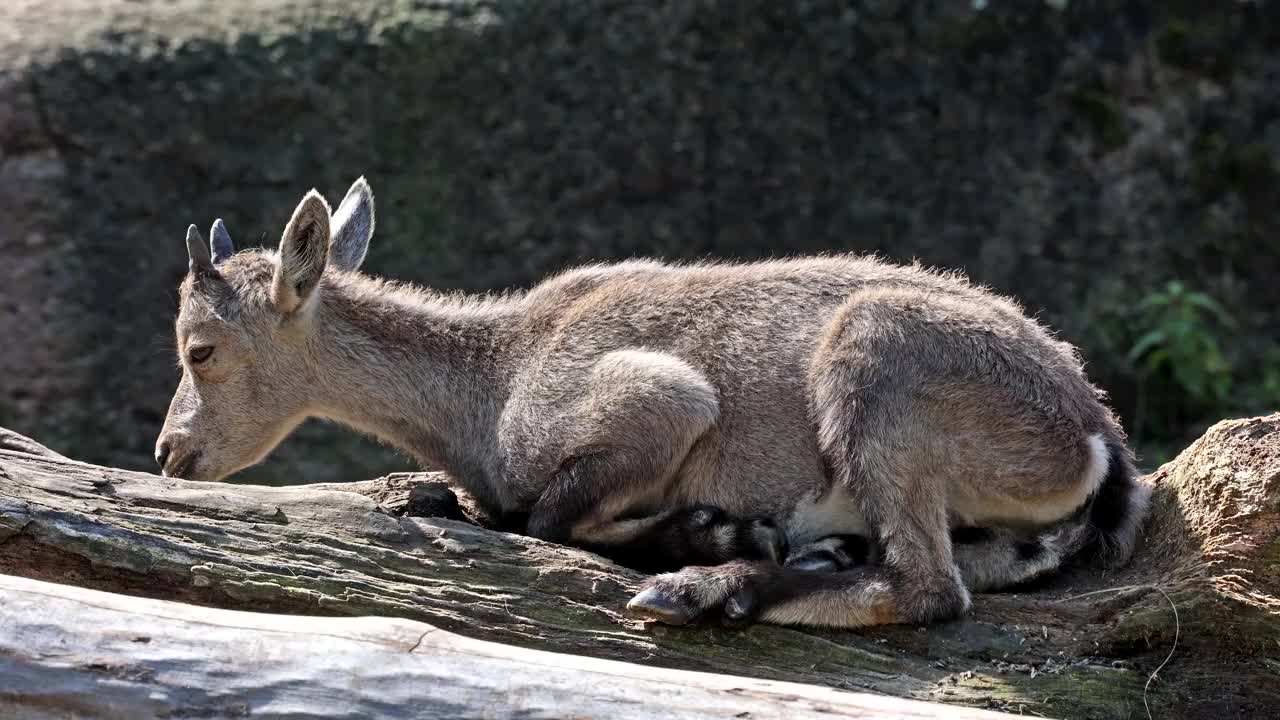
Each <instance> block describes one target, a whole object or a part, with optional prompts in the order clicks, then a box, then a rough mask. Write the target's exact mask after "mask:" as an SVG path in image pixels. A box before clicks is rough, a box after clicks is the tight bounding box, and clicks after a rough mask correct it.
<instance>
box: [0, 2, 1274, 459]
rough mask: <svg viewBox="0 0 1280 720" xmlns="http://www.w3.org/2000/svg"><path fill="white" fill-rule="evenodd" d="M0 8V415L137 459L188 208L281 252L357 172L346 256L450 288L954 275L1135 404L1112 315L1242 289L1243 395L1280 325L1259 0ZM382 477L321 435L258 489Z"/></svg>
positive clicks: (157, 377)
mask: <svg viewBox="0 0 1280 720" xmlns="http://www.w3.org/2000/svg"><path fill="white" fill-rule="evenodd" d="M0 5H3V7H0V258H2V261H0V338H3V339H4V340H5V344H4V346H3V347H0V422H3V423H4V424H7V425H9V426H11V427H14V428H16V429H19V430H21V431H23V432H26V433H28V434H32V435H35V436H37V437H40V438H42V439H44V440H45V441H46V442H48V443H49V444H50V445H51V446H52V447H54V448H55V449H56V450H59V451H61V452H66V453H69V454H71V455H74V456H76V457H81V458H85V459H89V460H94V461H98V462H103V463H107V464H111V465H116V466H124V467H131V468H148V467H149V466H150V464H151V461H150V456H151V447H152V443H153V441H154V437H155V434H156V432H157V430H158V428H159V425H160V422H161V420H162V417H163V414H164V411H165V407H166V403H167V401H168V397H169V394H170V392H171V391H172V389H173V386H174V385H175V384H176V373H175V371H174V361H173V359H172V357H171V353H170V352H169V346H170V344H171V342H172V341H171V339H170V325H171V322H172V315H173V312H174V309H175V302H176V301H175V291H174V288H175V286H176V284H177V282H178V280H179V277H180V275H181V273H182V272H183V269H184V267H185V257H184V250H183V242H182V236H183V232H184V230H185V228H186V226H187V224H188V223H191V222H196V223H198V224H199V225H200V226H201V227H202V228H207V227H208V226H209V224H210V223H211V222H212V220H213V219H214V218H215V217H223V218H225V219H226V221H227V225H228V227H229V228H230V230H231V232H232V234H233V236H234V237H235V238H236V239H237V240H238V242H240V243H242V244H244V243H249V244H256V243H258V242H259V241H261V240H265V241H266V242H268V243H274V242H276V240H277V238H278V233H279V232H280V230H281V228H282V227H283V224H284V222H285V220H286V218H287V217H288V213H289V211H290V210H291V208H292V206H293V205H294V203H295V202H296V201H297V200H298V198H299V197H300V196H301V195H302V193H303V192H304V191H305V190H306V189H308V188H309V187H311V186H313V185H314V186H316V187H318V188H319V189H320V190H321V191H322V192H324V193H326V195H327V196H328V197H329V198H330V199H331V201H335V202H336V201H337V199H338V198H339V195H340V194H341V193H342V192H343V190H344V189H345V188H346V187H347V185H348V184H349V183H350V182H351V181H352V179H353V178H354V177H355V176H357V175H359V174H362V173H363V174H366V175H367V176H368V177H369V179H370V180H371V182H372V184H373V187H374V189H375V192H376V193H377V197H378V210H379V218H378V237H377V238H375V242H374V244H373V248H372V250H371V255H370V258H369V262H368V264H367V267H368V269H369V270H371V271H373V272H377V273H383V274H389V275H393V276H395V277H399V278H406V279H412V280H417V281H423V282H426V283H429V284H431V285H434V286H437V287H446V288H464V289H472V290H475V289H486V288H493V287H504V286H510V285H523V284H528V283H530V282H532V281H534V280H535V279H536V278H537V277H539V276H541V275H542V274H544V273H546V272H549V271H552V270H555V269H557V268H559V267H561V266H562V265H563V264H565V263H568V262H574V261H579V260H586V259H594V258H620V257H625V256H629V255H632V254H637V253H643V254H664V255H667V256H669V257H684V258H692V257H703V256H706V255H737V256H746V257H751V256H759V255H768V254H778V253H783V252H801V251H816V250H826V249H853V250H861V251H879V252H882V253H884V254H886V255H888V256H890V257H893V258H896V259H903V260H909V259H911V258H913V257H918V258H920V259H921V260H923V261H924V262H926V263H929V264H937V265H945V266H951V267H957V268H962V269H964V270H966V271H968V272H969V273H970V274H971V275H973V276H974V277H975V278H977V279H979V280H981V281H983V282H987V283H989V284H991V285H993V286H994V287H995V288H996V289H998V290H1000V291H1003V292H1007V293H1013V294H1016V295H1017V296H1018V297H1020V298H1021V299H1023V300H1024V301H1025V302H1026V304H1027V305H1028V307H1029V309H1030V310H1032V311H1034V312H1041V313H1042V316H1043V317H1044V318H1045V319H1047V320H1048V321H1050V322H1051V323H1052V324H1053V325H1054V326H1055V327H1056V328H1059V329H1060V330H1061V331H1062V334H1063V336H1064V337H1066V338H1068V339H1070V340H1072V341H1074V342H1076V343H1078V344H1080V345H1082V346H1083V347H1084V348H1085V351H1086V354H1087V358H1088V360H1089V367H1090V371H1091V373H1092V374H1093V375H1094V377H1095V378H1097V379H1098V380H1100V381H1101V382H1102V384H1103V385H1104V386H1105V387H1107V388H1108V389H1109V390H1111V391H1112V393H1113V396H1114V398H1115V402H1116V404H1117V405H1118V406H1119V407H1120V409H1121V411H1122V414H1124V415H1125V416H1126V417H1132V415H1133V414H1134V412H1135V411H1134V408H1135V403H1136V402H1137V401H1136V399H1135V396H1134V389H1133V378H1132V376H1131V375H1130V374H1129V371H1128V369H1127V367H1126V365H1125V363H1124V362H1123V360H1122V355H1123V351H1124V350H1125V349H1126V347H1127V342H1128V341H1129V340H1131V339H1132V337H1133V334H1132V333H1133V328H1131V327H1129V326H1128V325H1127V323H1128V320H1127V317H1128V313H1129V312H1130V311H1131V309H1132V307H1133V305H1134V303H1135V302H1136V301H1137V299H1138V298H1140V297H1142V296H1143V295H1144V294H1145V293H1146V292H1148V291H1149V290H1151V289H1152V288H1154V287H1157V286H1158V285H1160V284H1162V283H1163V282H1165V281H1166V280H1169V279H1173V278H1182V279H1185V280H1187V281H1188V282H1190V283H1192V284H1193V285H1194V286H1196V287H1198V288H1202V289H1205V290H1207V291H1209V292H1210V293H1212V294H1213V295H1215V296H1216V297H1218V298H1219V299H1221V300H1222V301H1223V302H1224V303H1225V304H1227V305H1228V306H1230V307H1231V308H1232V310H1233V312H1234V314H1236V315H1237V317H1238V319H1239V322H1240V326H1239V328H1238V334H1237V336H1233V341H1232V342H1231V343H1230V345H1231V347H1230V349H1231V350H1232V351H1233V352H1237V353H1238V354H1239V358H1240V360H1241V367H1240V378H1241V379H1242V380H1243V379H1247V378H1249V377H1251V375H1250V373H1255V371H1257V369H1258V368H1257V366H1258V365H1259V364H1260V363H1262V362H1264V358H1265V357H1266V356H1265V355H1264V354H1263V353H1262V352H1261V350H1262V349H1263V348H1262V346H1264V345H1267V344H1274V332H1273V331H1274V327H1275V321H1276V317H1275V314H1274V312H1273V309H1274V308H1275V307H1276V306H1277V305H1278V304H1280V284H1277V283H1275V282H1274V278H1275V277H1276V276H1277V274H1278V273H1280V252H1277V251H1276V250H1275V248H1276V245H1275V238H1276V237H1277V235H1278V234H1280V222H1278V221H1280V205H1277V203H1275V188H1276V178H1277V173H1276V156H1277V153H1278V152H1280V87H1277V82H1278V81H1277V78H1280V55H1277V54H1276V53H1274V52H1271V51H1270V50H1271V49H1272V48H1274V47H1275V45H1276V44H1277V38H1278V37H1280V33H1278V32H1277V31H1278V26H1277V23H1276V18H1277V10H1276V8H1277V7H1280V5H1277V4H1276V3H1269V2H1268V3H1244V2H1241V3H1202V2H1197V3H1191V2H1171V3H1154V2H1138V1H1136V0H1125V1H1121V0H1102V1H1099V2H1071V3H1066V4H1065V5H1066V9H1065V10H1055V9H1054V8H1053V7H1052V5H1063V3H1053V4H1051V3H1041V2H1001V1H997V0H993V1H992V2H989V3H986V6H987V7H986V8H985V9H983V10H981V11H979V10H975V9H974V5H975V4H974V3H972V2H970V1H969V0H934V1H930V2H915V3H906V2H892V1H891V2H886V1H883V0H875V1H872V0H864V1H862V2H852V3H850V2H845V1H843V0H791V1H788V2H778V1H777V0H739V1H736V2H723V1H716V0H662V1H659V2H651V3H639V4H638V3H633V2H626V1H625V0H590V1H588V2H583V1H582V0H537V1H536V2H535V1H532V0H459V1H455V2H428V1H423V0H389V1H387V2H377V3H350V2H346V1H345V0H292V1H290V2H279V3H267V4H263V3H254V2H249V0H217V1H216V2H215V1H214V0H173V1H170V2H132V1H128V0H64V1H63V2H59V3H56V4H50V3H44V2H36V1H35V0H9V2H5V3H2V4H0ZM1246 400H1248V398H1246ZM1155 412H1158V408H1153V409H1151V410H1149V412H1148V416H1149V417H1150V416H1152V413H1155ZM1160 417H1161V418H1162V422H1161V423H1160V424H1161V425H1162V426H1165V427H1168V428H1171V429H1170V430H1169V432H1171V433H1174V432H1176V430H1173V429H1172V428H1178V427H1181V426H1182V425H1184V424H1185V423H1187V422H1189V421H1191V420H1194V419H1195V418H1186V417H1177V416H1174V415H1173V414H1172V413H1170V414H1169V415H1168V416H1165V415H1161V416H1160ZM404 465H405V463H404V461H403V460H402V459H399V458H397V457H396V456H395V455H393V454H391V453H389V452H387V451H385V450H382V449H380V448H377V447H375V446H374V445H372V444H371V443H369V442H366V441H362V440H359V439H357V438H355V437H354V436H353V435H351V434H350V433H346V432H342V431H335V430H329V429H323V428H307V429H306V430H305V431H304V432H303V433H302V434H301V435H300V436H299V437H298V438H296V439H295V440H293V441H291V442H289V443H288V444H287V445H286V446H285V447H284V448H283V449H282V450H281V452H280V453H278V454H277V456H276V457H275V459H274V460H273V461H272V462H271V463H269V464H268V465H267V466H266V467H264V468H262V469H261V470H260V471H258V472H257V473H250V474H248V475H247V476H246V477H247V478H248V479H255V478H256V479H258V480H262V479H270V478H273V477H275V478H280V477H286V476H294V477H307V478H309V479H312V480H316V481H319V480H323V479H336V478H337V477H339V476H345V477H359V476H370V475H374V474H379V473H382V472H387V471H390V470H393V469H401V468H403V467H404Z"/></svg>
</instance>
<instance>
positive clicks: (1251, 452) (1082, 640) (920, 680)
mask: <svg viewBox="0 0 1280 720" xmlns="http://www.w3.org/2000/svg"><path fill="white" fill-rule="evenodd" d="M17 437H19V438H20V436H17ZM22 441H24V442H18V441H16V440H13V436H11V435H10V436H6V435H0V448H3V449H0V573H7V574H10V575H17V576H24V577H28V578H33V579H39V580H45V581H52V582H58V583H64V584H68V585H76V586H81V587H89V588H95V589H99V590H105V591H111V592H116V593H123V594H128V595H135V596H144V597H151V598H158V599H165V600H177V601H181V602H185V603H192V604H196V605H205V606H214V607H222V608H229V609H239V610H255V611H267V612H276V613H291V614H301V615H310V616H316V615H321V616H388V617H395V618H402V619H406V620H414V621H419V622H425V623H429V624H430V625H432V626H435V627H438V628H441V629H443V630H446V631H451V632H456V633H458V634H459V635H461V636H465V637H469V638H474V639H481V640H486V641H496V642H499V643H505V644H508V645H512V646H515V647H520V648H531V649H539V650H548V651H555V652H559V653H568V654H572V655H580V656H590V657H592V658H598V659H605V660H621V661H627V662H632V663H640V664H642V665H646V666H650V667H663V668H672V669H681V670H697V671H707V672H716V673H727V674H731V675H737V676H744V677H754V678H759V679H767V680H773V681H784V682H801V683H806V684H811V685H818V686H826V687H830V688H837V689H849V690H859V691H866V692H871V693H877V694H883V695H890V696H895V697H899V698H908V699H919V700H929V701H933V702H939V703H947V704H952V705H960V706H977V707H990V708H996V709H1001V710H1007V711H1013V712H1023V713H1028V714H1030V713H1037V714H1041V715H1047V716H1054V717H1071V718H1128V717H1145V711H1144V709H1143V686H1144V685H1145V684H1146V682H1147V678H1148V676H1149V675H1150V673H1151V672H1152V671H1153V670H1154V669H1155V668H1156V667H1157V666H1158V665H1159V664H1160V662H1161V661H1162V660H1163V659H1164V658H1165V656H1166V655H1168V653H1169V650H1170V648H1171V645H1172V642H1173V636H1174V632H1175V618H1174V614H1173V612H1172V611H1171V608H1170V601H1171V602H1173V603H1174V604H1175V605H1176V606H1177V608H1178V619H1177V622H1178V624H1179V627H1177V628H1176V630H1177V632H1178V633H1179V642H1178V650H1177V653H1175V655H1174V656H1173V659H1172V660H1171V661H1170V663H1169V664H1168V665H1167V666H1166V667H1165V668H1164V669H1163V670H1162V671H1161V672H1160V676H1159V678H1158V679H1157V680H1156V681H1155V682H1153V683H1152V684H1151V688H1150V692H1149V694H1148V697H1147V701H1148V702H1149V703H1150V705H1151V709H1152V712H1153V714H1156V715H1158V716H1160V717H1205V718H1210V717H1213V718H1217V717H1223V716H1230V717H1268V716H1270V713H1271V712H1273V711H1274V708H1275V707H1276V706H1277V703H1280V686H1278V684H1277V680H1276V670H1277V668H1280V660H1278V659H1277V653H1276V649H1277V648H1278V647H1280V622H1277V606H1276V604H1275V603H1276V601H1275V598H1276V596H1277V586H1278V585H1280V576H1278V573H1277V571H1276V568H1275V553H1276V549H1277V547H1280V522H1278V520H1280V513H1278V512H1277V508H1278V507H1280V415H1273V416H1270V417H1267V418H1259V419H1254V420H1241V421H1230V422H1224V423H1220V424H1219V425H1218V426H1215V427H1214V428H1213V429H1212V430H1210V432H1209V433H1208V434H1207V435H1206V436H1205V437H1204V438H1202V439H1201V440H1200V441H1198V442H1197V443H1196V444H1195V445H1193V446H1192V447H1191V448H1189V449H1188V450H1187V451H1186V452H1184V453H1183V455H1182V456H1180V457H1179V459H1178V460H1176V461H1174V462H1173V463H1171V464H1170V465H1168V466H1166V467H1165V468H1162V469H1161V470H1160V471H1158V472H1157V473H1155V474H1153V475H1152V476H1150V477H1149V478H1147V479H1146V481H1147V482H1150V483H1152V484H1153V485H1155V487H1156V493H1155V498H1156V499H1155V506H1154V509H1153V513H1152V518H1151V521H1150V523H1149V524H1148V528H1147V531H1146V534H1145V538H1144V543H1143V546H1142V548H1141V549H1140V551H1139V553H1138V555H1137V556H1136V557H1135V560H1134V562H1133V563H1132V564H1131V567H1130V568H1129V569H1127V570H1126V571H1124V572H1122V573H1118V574H1115V575H1112V576H1110V577H1098V576H1097V574H1096V573H1092V572H1090V571H1088V570H1087V569H1078V570H1075V571H1071V572H1067V573H1064V574H1062V575H1061V576H1060V577H1058V578H1055V579H1054V580H1052V581H1050V582H1045V583H1041V584H1040V585H1038V586H1036V587H1029V588H1025V589H1023V590H1021V591H1020V592H1015V593H1003V594H991V595H979V596H977V597H976V598H975V606H974V610H973V612H972V613H971V615H970V616H969V617H967V618H965V619H963V620H960V621H957V622H952V623H945V624H939V625H937V626H934V627H930V628H912V627H888V628H876V629H869V630H865V631H860V632H822V631H806V630H798V629H791V628H780V627H767V626H756V627H752V628H749V629H748V630H746V631H742V632H736V631H728V630H724V629H721V628H718V627H713V626H699V627H689V628H667V627H661V626H645V625H643V624H639V623H636V622H634V621H630V620H628V619H626V618H624V617H623V616H622V615H621V609H622V607H623V605H624V603H625V602H626V600H627V598H628V597H629V596H630V595H631V593H633V592H634V591H635V590H636V588H637V587H638V585H639V583H640V582H641V581H642V579H643V578H642V576H641V575H639V574H637V573H634V572H631V571H629V570H627V569H624V568H620V567H617V566H615V565H613V564H611V563H609V562H607V561H605V560H603V559H601V558H599V557H596V556H594V555H591V554H588V553H585V552H581V551H577V550H574V549H571V548H566V547H561V546H557V545H552V544H549V543H544V542H540V541H537V540H534V539H531V538H527V537H521V536H517V535H511V534H506V533H500V532H495V531H492V530H486V529H483V528H480V527H476V526H474V525H470V524H467V523H465V522H460V521H456V520H448V519H440V518H429V517H414V516H410V515H407V514H405V513H404V510H405V508H406V507H407V506H409V496H410V495H411V494H413V492H414V488H418V489H419V490H420V491H422V492H419V493H418V494H427V495H430V494H431V490H432V488H433V486H435V485H438V484H440V483H441V482H444V481H445V479H444V478H442V477H440V476H432V475H429V474H421V475H399V476H393V477H389V478H381V479H377V480H369V481H363V482H358V483H351V484H349V485H334V484H329V485H311V486H308V485H299V486H292V487H259V486H246V485H234V484H225V483H194V482H186V481H181V480H172V479H166V478H161V477H157V476H152V475H147V474H143V473H135V472H128V471H123V470H118V469H112V468H105V467H98V466H94V465H88V464H85V463H79V462H76V461H73V460H68V459H66V458H63V457H61V456H58V455H56V454H54V453H42V452H41V448H40V447H39V446H38V445H37V444H34V443H32V442H31V441H29V440H26V439H25V438H22ZM1153 585H1159V587H1160V590H1161V591H1163V592H1161V591H1157V590H1156V589H1155V587H1153ZM1166 598H1167V599H1166ZM324 622H328V621H326V620H308V623H310V624H311V625H312V626H315V627H319V625H318V624H319V623H324ZM334 622H337V621H334ZM85 627H93V625H85Z"/></svg>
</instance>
